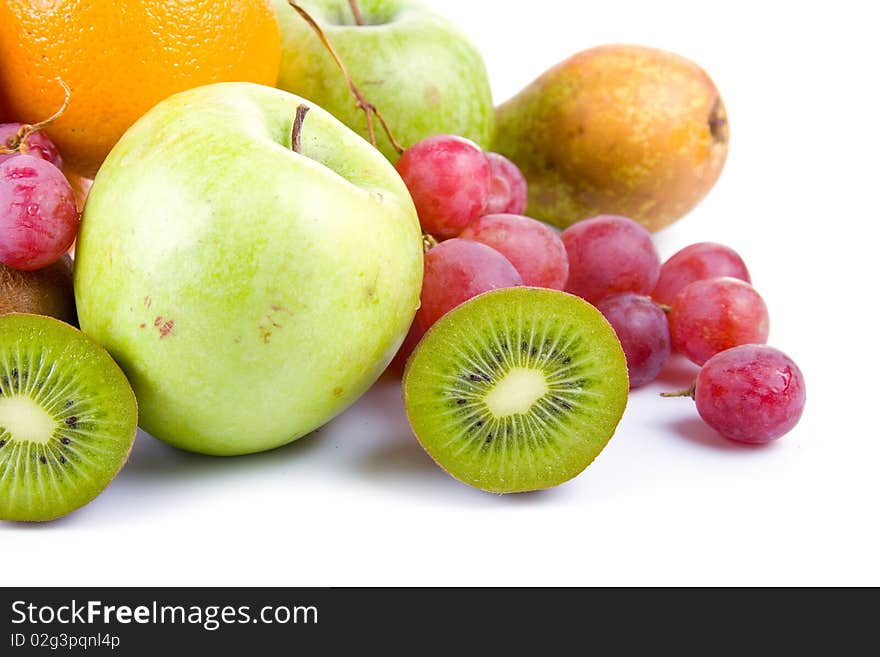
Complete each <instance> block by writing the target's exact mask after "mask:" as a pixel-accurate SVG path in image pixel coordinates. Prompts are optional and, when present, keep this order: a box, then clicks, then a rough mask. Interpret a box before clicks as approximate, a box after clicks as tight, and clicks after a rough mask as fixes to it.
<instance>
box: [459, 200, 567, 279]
mask: <svg viewBox="0 0 880 657" xmlns="http://www.w3.org/2000/svg"><path fill="white" fill-rule="evenodd" d="M459 237H460V238H461V239H465V240H473V241H475V242H481V243H482V244H485V245H486V246H491V247H492V248H493V249H495V250H496V251H498V252H499V253H500V254H501V255H503V256H504V257H505V258H507V259H508V260H510V263H511V264H512V265H513V266H514V267H515V268H516V270H517V271H518V272H519V275H520V276H521V277H522V280H523V284H524V285H531V286H534V287H548V288H553V289H556V290H564V289H565V283H566V281H567V280H568V255H566V253H565V245H563V244H562V240H561V239H560V238H559V235H557V234H556V231H554V230H553V229H552V228H550V227H549V226H547V225H545V224H542V223H541V222H540V221H536V220H534V219H530V218H529V217H523V216H520V215H516V214H488V215H486V216H484V217H480V218H479V219H477V220H476V221H474V222H473V223H472V224H471V225H470V226H468V227H467V228H465V229H464V231H462V233H461V235H459Z"/></svg>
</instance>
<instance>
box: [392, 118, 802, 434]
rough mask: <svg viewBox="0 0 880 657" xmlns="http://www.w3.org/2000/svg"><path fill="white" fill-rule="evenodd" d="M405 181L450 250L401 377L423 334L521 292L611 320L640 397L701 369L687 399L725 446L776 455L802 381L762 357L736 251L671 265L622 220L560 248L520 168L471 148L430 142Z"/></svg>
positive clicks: (697, 247)
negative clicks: (766, 448) (686, 369)
mask: <svg viewBox="0 0 880 657" xmlns="http://www.w3.org/2000/svg"><path fill="white" fill-rule="evenodd" d="M396 167H397V170H398V172H399V173H400V176H401V178H403V180H404V182H405V183H406V185H407V188H408V189H409V191H410V194H411V195H412V198H413V202H414V203H415V206H416V210H417V212H418V215H419V220H420V222H421V224H422V229H423V230H424V231H425V233H427V234H429V235H431V236H432V237H433V238H434V239H435V240H440V243H439V244H437V246H435V247H433V248H431V249H430V250H429V251H428V252H427V254H426V255H425V277H424V283H423V286H422V294H421V306H420V308H419V311H418V313H417V314H416V319H415V321H414V322H413V325H412V327H411V329H410V333H409V335H408V336H407V338H406V340H405V342H404V344H403V346H402V347H401V350H400V351H399V352H398V354H397V356H396V358H395V360H394V363H393V368H394V369H395V370H396V371H401V370H402V368H403V367H404V365H405V363H406V359H407V358H408V356H409V354H410V353H411V352H412V351H413V349H415V347H416V346H417V344H418V342H419V340H420V339H421V337H422V335H424V333H425V331H427V330H428V329H429V328H430V327H431V326H432V325H433V324H434V323H435V322H436V321H437V320H438V319H440V318H441V317H442V316H443V315H445V314H446V313H447V312H449V311H450V310H452V309H453V308H454V307H456V306H458V305H459V304H461V303H464V302H465V301H467V300H468V299H470V298H472V297H474V296H477V295H479V294H482V293H483V292H488V291H489V290H494V289H497V288H502V287H511V286H515V285H528V286H534V287H546V288H554V289H559V290H565V291H566V292H569V293H570V294H575V295H577V296H580V297H582V298H583V299H585V300H586V301H588V302H589V303H592V304H594V305H596V307H597V308H598V309H599V310H600V311H601V312H602V314H603V315H604V316H605V318H606V319H607V320H608V322H609V323H610V324H611V326H612V327H613V328H614V330H615V332H616V333H617V336H618V338H619V339H620V343H621V346H622V348H623V351H624V353H625V355H626V359H627V365H628V368H629V377H630V387H631V388H637V387H640V386H644V385H646V384H648V383H650V382H652V381H654V380H655V379H656V378H657V376H658V375H659V374H660V372H661V370H662V369H663V367H664V364H665V363H666V361H667V360H668V358H669V356H670V354H671V353H672V352H679V353H681V354H683V355H685V356H686V357H687V358H689V359H690V360H691V361H693V362H694V363H696V364H697V365H700V366H702V369H701V371H700V373H699V376H698V377H697V382H696V384H695V386H694V388H693V389H692V390H688V391H685V393H681V394H685V395H687V396H691V397H693V398H694V400H695V401H696V404H697V410H698V412H699V414H700V416H701V417H702V418H703V419H704V420H705V421H706V422H707V423H708V424H709V425H710V426H712V427H713V428H715V429H716V430H717V431H718V432H719V433H721V434H722V435H723V436H725V437H727V438H730V439H731V440H735V441H739V442H746V443H762V442H768V441H770V440H773V439H775V438H778V437H780V436H781V435H783V434H785V433H787V432H788V431H789V430H790V429H791V428H792V427H793V426H794V425H795V424H796V423H797V421H798V419H799V418H800V415H801V412H802V410H803V406H804V385H803V375H802V373H801V371H800V370H799V369H798V368H797V366H796V365H795V364H794V362H793V361H791V359H790V358H788V357H787V356H785V354H783V353H782V352H780V351H778V350H775V349H773V348H771V347H767V346H766V345H765V343H766V341H767V337H768V333H769V315H768V311H767V306H766V304H765V303H764V300H763V299H762V298H761V296H760V295H759V294H758V292H757V291H756V290H755V289H754V288H753V287H752V286H751V278H750V276H749V272H748V269H747V268H746V265H745V263H744V262H743V260H742V258H741V257H740V256H739V255H738V254H737V253H736V252H735V251H734V250H733V249H731V248H729V247H727V246H724V245H721V244H715V243H711V242H703V243H699V244H693V245H691V246H688V247H686V248H684V249H682V250H681V251H679V252H678V253H676V254H675V255H673V256H672V257H671V258H669V259H668V260H667V261H666V262H661V259H660V256H659V254H658V252H657V249H656V248H655V246H654V243H653V241H652V239H651V235H650V233H648V231H647V230H646V229H645V228H644V227H643V226H642V225H641V224H639V223H637V222H635V221H633V220H632V219H628V218H626V217H621V216H612V215H603V216H598V217H592V218H589V219H584V220H582V221H579V222H578V223H576V224H574V225H572V226H570V227H569V228H567V229H566V230H564V231H563V232H562V233H561V234H559V233H558V232H557V231H556V230H555V229H553V228H551V227H549V226H547V225H545V224H543V223H541V222H539V221H536V220H534V219H531V218H529V217H527V216H525V215H524V214H523V213H524V212H525V209H526V205H527V198H528V189H527V184H526V179H525V177H524V176H523V174H522V172H521V171H520V170H519V169H518V168H517V166H516V165H515V164H514V163H513V162H511V161H510V160H508V159H506V158H505V157H503V156H502V155H499V154H497V153H486V152H484V151H483V150H482V149H480V148H479V147H478V146H477V145H476V144H474V143H472V142H470V141H468V140H466V139H463V138H461V137H456V136H452V135H437V136H433V137H429V138H427V139H425V140H423V141H421V142H419V143H417V144H415V145H414V146H412V147H410V148H409V149H407V150H406V151H405V152H404V153H403V155H402V156H401V158H400V160H398V162H397V165H396ZM677 394H678V393H677Z"/></svg>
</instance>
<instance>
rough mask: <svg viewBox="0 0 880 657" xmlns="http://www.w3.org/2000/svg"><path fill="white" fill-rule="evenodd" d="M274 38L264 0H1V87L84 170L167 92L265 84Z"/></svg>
mask: <svg viewBox="0 0 880 657" xmlns="http://www.w3.org/2000/svg"><path fill="white" fill-rule="evenodd" d="M280 62H281V43H280V36H279V32H278V23H277V21H276V18H275V10H274V8H273V4H272V0H226V1H224V2H217V0H187V1H186V2H179V1H174V2H172V1H170V0H115V1H114V2H108V1H107V0H4V2H2V3H0V96H2V97H3V98H4V99H5V103H6V109H7V111H8V113H9V114H10V115H11V116H13V117H15V118H16V119H17V120H19V121H28V122H31V123H34V122H36V121H40V120H42V119H44V118H46V117H48V116H51V115H52V114H53V113H54V112H55V111H56V110H57V109H58V108H59V107H60V106H61V105H62V103H63V100H64V91H63V88H62V87H61V85H60V84H59V82H58V78H60V79H62V80H64V82H65V83H66V84H67V85H68V86H69V87H70V90H71V97H70V106H69V107H68V108H67V111H66V112H65V113H64V115H63V116H62V117H61V118H60V119H58V121H56V122H55V123H53V124H52V125H51V126H50V127H48V128H47V129H46V130H45V132H46V134H47V135H48V136H49V137H50V138H51V139H52V141H53V142H55V145H56V146H58V149H59V150H60V152H61V155H62V157H63V158H64V162H65V164H66V165H67V166H69V167H70V168H71V169H73V170H74V171H75V172H76V173H78V174H81V175H83V176H86V177H89V178H92V177H94V174H95V172H96V171H97V169H98V167H99V166H100V164H101V162H102V161H103V160H104V158H105V157H106V156H107V153H109V152H110V149H111V148H112V147H113V145H114V144H115V143H116V142H117V141H118V140H119V138H120V137H121V136H122V133H123V132H125V130H126V129H127V128H128V127H129V126H130V125H131V124H132V123H134V122H135V121H136V120H137V119H138V118H140V116H141V115H143V114H144V113H145V112H146V111H147V110H149V109H150V108H151V107H152V106H153V105H155V104H156V103H158V102H159V101H160V100H162V99H163V98H166V97H168V96H170V95H171V94H174V93H177V92H178V91H183V90H185V89H189V88H192V87H197V86H200V85H203V84H208V83H211V82H222V81H249V82H257V83H260V84H266V85H271V86H274V85H275V82H276V79H277V77H278V67H279V65H280Z"/></svg>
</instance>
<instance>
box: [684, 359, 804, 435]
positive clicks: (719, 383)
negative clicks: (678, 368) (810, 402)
mask: <svg viewBox="0 0 880 657" xmlns="http://www.w3.org/2000/svg"><path fill="white" fill-rule="evenodd" d="M694 400H695V401H696V402H697V411H698V412H699V414H700V417H702V418H703V420H704V421H705V422H706V424H708V425H709V426H711V427H712V428H713V429H715V430H716V431H717V432H718V433H720V434H721V435H722V436H724V437H725V438H729V439H730V440H735V441H738V442H742V443H767V442H770V441H771V440H775V439H776V438H779V437H780V436H783V435H785V434H786V433H788V432H789V431H791V430H792V428H794V426H795V425H796V424H797V423H798V420H800V418H801V414H802V413H803V410H804V403H805V401H806V390H805V388H804V375H803V374H802V373H801V371H800V369H799V368H798V366H797V365H796V364H795V363H794V361H793V360H792V359H791V358H789V357H788V356H786V355H785V354H784V353H782V352H781V351H779V350H778V349H774V348H773V347H768V346H766V345H751V344H750V345H742V346H739V347H734V348H733V349H728V350H727V351H724V352H722V353H720V354H718V355H717V356H714V357H713V358H711V359H710V360H709V361H707V362H706V364H705V365H704V366H703V368H702V369H701V370H700V374H699V375H698V376H697V383H696V386H695V387H694Z"/></svg>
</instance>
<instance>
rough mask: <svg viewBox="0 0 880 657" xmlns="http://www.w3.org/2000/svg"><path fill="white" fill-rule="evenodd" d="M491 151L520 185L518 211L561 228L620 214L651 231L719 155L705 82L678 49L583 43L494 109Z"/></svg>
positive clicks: (719, 138) (713, 170) (712, 98)
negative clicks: (523, 186) (522, 206)
mask: <svg viewBox="0 0 880 657" xmlns="http://www.w3.org/2000/svg"><path fill="white" fill-rule="evenodd" d="M497 125H498V131H497V134H496V139H495V146H494V148H495V150H497V151H498V152H500V153H502V154H503V155H506V156H507V157H508V158H510V159H511V160H513V161H514V162H515V163H516V164H517V165H518V166H519V167H520V169H522V171H523V173H524V174H525V176H526V179H527V180H528V183H529V203H528V210H527V214H528V215H529V216H532V217H535V218H537V219H541V220H543V221H546V222H548V223H552V224H555V225H557V226H559V227H561V228H565V227H567V226H570V225H571V224H573V223H575V222H577V221H579V220H581V219H584V218H586V217H592V216H595V215H598V214H620V215H624V216H627V217H631V218H633V219H636V220H637V221H639V222H641V223H642V224H643V225H644V226H645V227H647V228H648V229H649V230H651V231H655V230H659V229H660V228H663V227H664V226H667V225H668V224H670V223H672V222H673V221H676V220H677V219H679V218H681V217H682V216H684V215H685V214H687V213H688V212H689V211H690V210H691V209H693V208H694V206H696V205H697V203H699V202H700V200H702V198H703V197H704V196H705V195H706V194H707V193H708V192H709V190H710V189H711V188H712V186H713V185H714V184H715V181H716V180H717V179H718V176H719V175H720V174H721V169H722V168H723V166H724V161H725V159H726V158H727V146H728V125H727V114H726V111H725V108H724V103H723V102H722V100H721V96H720V95H719V93H718V90H717V89H716V87H715V84H714V83H713V82H712V80H711V79H710V78H709V76H708V75H707V74H706V73H705V71H703V70H702V69H701V68H700V67H699V66H697V65H696V64H694V63H693V62H691V61H689V60H687V59H685V58H684V57H680V56H678V55H675V54H672V53H669V52H665V51H662V50H656V49H653V48H646V47H641V46H626V45H612V46H602V47H598V48H593V49H591V50H585V51H583V52H581V53H578V54H576V55H574V56H573V57H571V58H569V59H567V60H566V61H564V62H562V63H560V64H558V65H557V66H555V67H553V68H552V69H550V70H549V71H547V72H546V73H544V74H543V75H542V76H541V77H539V78H538V79H537V80H535V81H534V82H533V83H532V84H530V85H529V86H528V87H526V88H525V89H524V90H523V91H521V92H520V93H519V94H518V95H517V96H515V97H514V98H512V99H511V100H509V101H507V102H506V103H504V104H503V105H501V106H500V107H499V108H498V113H497Z"/></svg>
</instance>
